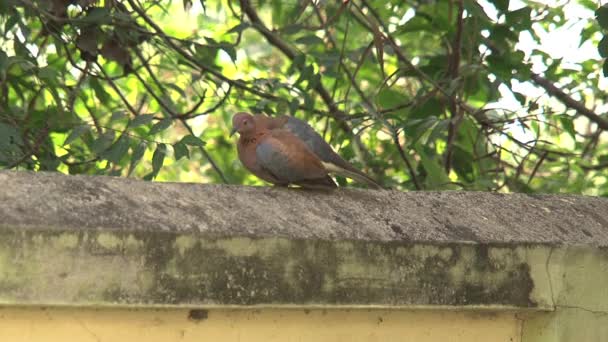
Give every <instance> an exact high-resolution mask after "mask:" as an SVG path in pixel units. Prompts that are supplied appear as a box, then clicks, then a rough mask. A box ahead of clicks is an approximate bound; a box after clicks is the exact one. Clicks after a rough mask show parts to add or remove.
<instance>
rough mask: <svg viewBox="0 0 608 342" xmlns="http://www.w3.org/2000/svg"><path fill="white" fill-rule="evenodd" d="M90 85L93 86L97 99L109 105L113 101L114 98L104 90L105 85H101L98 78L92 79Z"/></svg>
mask: <svg viewBox="0 0 608 342" xmlns="http://www.w3.org/2000/svg"><path fill="white" fill-rule="evenodd" d="M89 85H90V86H91V88H93V91H94V92H95V95H96V96H97V99H99V101H100V102H101V103H109V102H110V101H111V99H112V97H111V96H110V94H108V92H107V91H106V90H105V89H104V87H103V85H101V83H99V81H98V80H97V79H96V78H94V77H90V78H89Z"/></svg>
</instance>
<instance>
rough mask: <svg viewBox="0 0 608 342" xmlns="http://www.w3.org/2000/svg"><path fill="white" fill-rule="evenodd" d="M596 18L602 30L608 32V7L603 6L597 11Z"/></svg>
mask: <svg viewBox="0 0 608 342" xmlns="http://www.w3.org/2000/svg"><path fill="white" fill-rule="evenodd" d="M595 17H596V18H597V22H598V23H599V24H600V26H601V28H603V29H604V30H608V5H603V6H602V7H600V8H598V9H597V11H595Z"/></svg>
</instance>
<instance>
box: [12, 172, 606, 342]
mask: <svg viewBox="0 0 608 342" xmlns="http://www.w3.org/2000/svg"><path fill="white" fill-rule="evenodd" d="M0 189H1V190H0V304H4V305H68V306H127V307H163V306H175V307H204V308H218V307H220V308H225V307H231V306H238V307H243V306H244V307H250V306H256V307H268V306H271V307H303V308H330V307H331V308H345V307H351V308H356V307H364V308H407V309H415V308H420V307H424V308H436V309H440V308H452V309H458V310H470V309H476V308H485V309H491V310H502V309H508V310H516V311H521V310H525V311H526V312H528V314H525V315H523V314H518V316H517V317H518V318H517V319H520V320H521V322H522V325H521V336H522V338H524V337H526V338H528V340H535V341H559V340H564V341H566V340H568V339H570V338H572V337H574V336H576V334H577V331H578V330H579V329H580V327H581V326H583V325H584V324H586V325H591V327H592V328H593V327H595V328H593V329H587V330H585V331H587V333H588V337H589V339H588V340H590V341H592V340H594V339H593V338H596V339H595V340H600V339H599V337H600V336H602V335H601V334H603V333H605V332H606V328H601V327H608V286H606V284H608V248H607V246H608V200H606V199H601V198H589V197H580V196H527V195H500V194H490V193H465V192H446V193H425V192H411V193H401V192H396V191H364V190H349V189H340V190H338V191H335V192H333V193H317V192H306V191H297V190H287V189H280V188H252V187H239V186H210V185H200V184H166V183H164V184H163V183H150V182H141V181H134V180H127V179H119V178H109V177H69V176H63V175H59V174H47V173H27V172H0ZM536 311H548V312H546V313H542V314H539V313H535V314H531V313H532V312H536ZM527 315H529V316H527ZM602 329H603V330H602ZM522 340H525V339H522ZM583 340H584V339H583Z"/></svg>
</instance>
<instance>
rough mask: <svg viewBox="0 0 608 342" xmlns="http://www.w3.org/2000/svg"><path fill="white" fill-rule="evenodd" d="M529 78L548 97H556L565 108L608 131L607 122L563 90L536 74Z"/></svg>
mask: <svg viewBox="0 0 608 342" xmlns="http://www.w3.org/2000/svg"><path fill="white" fill-rule="evenodd" d="M531 78H532V80H533V81H534V83H536V84H537V85H539V86H541V87H543V88H544V89H545V90H546V91H547V93H549V95H551V96H554V97H556V98H557V99H558V100H560V101H561V102H562V103H563V104H564V105H565V106H566V107H568V108H570V109H574V110H576V111H577V112H578V113H579V114H581V115H583V116H585V117H587V118H588V119H589V120H591V121H593V122H594V123H595V124H597V126H598V127H599V128H601V129H603V130H605V131H606V130H608V120H606V119H604V118H602V117H601V116H600V115H598V114H597V113H595V112H594V111H592V110H591V109H589V108H587V107H585V105H584V104H582V103H580V102H579V101H576V100H575V99H573V98H572V97H570V95H568V94H566V93H565V92H564V91H563V90H561V89H560V88H558V87H557V86H555V84H553V83H552V82H551V81H549V80H548V79H546V78H544V77H542V76H540V75H537V74H532V76H531Z"/></svg>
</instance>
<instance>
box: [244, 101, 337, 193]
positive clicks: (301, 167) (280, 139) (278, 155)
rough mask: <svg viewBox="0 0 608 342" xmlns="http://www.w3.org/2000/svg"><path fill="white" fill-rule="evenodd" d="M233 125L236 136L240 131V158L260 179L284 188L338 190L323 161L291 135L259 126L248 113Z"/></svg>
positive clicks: (283, 131) (284, 131) (281, 130)
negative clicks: (291, 185) (293, 186)
mask: <svg viewBox="0 0 608 342" xmlns="http://www.w3.org/2000/svg"><path fill="white" fill-rule="evenodd" d="M232 126H233V129H232V134H234V133H235V132H239V141H238V143H237V150H238V154H239V159H240V160H241V162H242V163H243V165H244V166H245V167H246V168H247V169H248V170H249V171H251V173H253V174H254V175H256V176H257V177H259V178H261V179H263V180H265V181H267V182H270V183H273V184H276V185H281V186H287V185H289V184H295V185H299V186H301V187H304V188H311V189H332V188H335V187H336V183H334V181H333V179H331V177H329V175H328V174H327V170H326V169H325V167H324V166H323V163H322V162H321V160H320V159H319V158H318V157H317V156H316V155H315V154H314V153H312V152H311V151H310V150H309V149H308V147H306V144H304V142H302V141H301V140H300V139H298V137H296V136H295V135H293V134H292V133H291V132H289V131H287V130H284V129H274V130H269V129H268V128H266V127H265V126H264V125H257V124H256V120H254V117H253V116H252V115H250V114H248V113H237V114H235V115H234V116H233V117H232Z"/></svg>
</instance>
